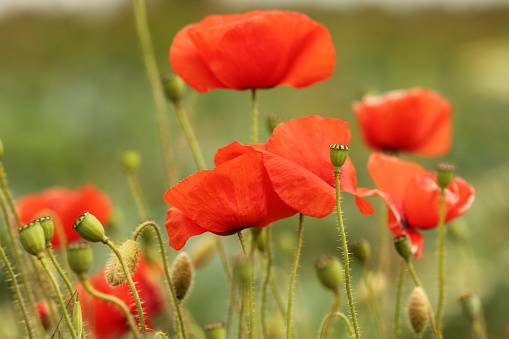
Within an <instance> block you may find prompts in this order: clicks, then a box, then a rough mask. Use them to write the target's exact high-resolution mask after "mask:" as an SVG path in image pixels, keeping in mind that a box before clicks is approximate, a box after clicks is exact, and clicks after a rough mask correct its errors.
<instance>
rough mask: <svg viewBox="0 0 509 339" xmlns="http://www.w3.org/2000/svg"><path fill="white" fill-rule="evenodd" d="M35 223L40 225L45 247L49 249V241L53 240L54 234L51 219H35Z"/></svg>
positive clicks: (53, 225)
mask: <svg viewBox="0 0 509 339" xmlns="http://www.w3.org/2000/svg"><path fill="white" fill-rule="evenodd" d="M36 221H38V222H39V224H41V227H42V229H43V231H44V240H45V241H46V247H51V239H53V235H54V234H55V224H54V223H53V218H52V217H42V218H39V219H36Z"/></svg>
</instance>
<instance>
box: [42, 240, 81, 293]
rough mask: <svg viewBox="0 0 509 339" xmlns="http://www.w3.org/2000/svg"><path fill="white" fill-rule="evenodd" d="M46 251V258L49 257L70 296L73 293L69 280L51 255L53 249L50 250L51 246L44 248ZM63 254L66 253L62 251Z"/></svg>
mask: <svg viewBox="0 0 509 339" xmlns="http://www.w3.org/2000/svg"><path fill="white" fill-rule="evenodd" d="M46 250H47V252H48V256H49V258H50V260H51V262H52V263H53V266H55V268H56V269H57V272H58V274H60V277H61V278H62V280H63V281H64V283H65V286H66V287H67V290H68V291H69V294H70V295H72V294H73V293H74V289H73V288H72V285H71V282H70V281H69V279H68V278H67V276H66V275H65V273H64V271H63V270H62V268H61V267H60V265H59V263H58V261H57V258H55V255H54V254H53V249H52V248H51V245H50V246H49V247H46ZM63 252H67V251H63Z"/></svg>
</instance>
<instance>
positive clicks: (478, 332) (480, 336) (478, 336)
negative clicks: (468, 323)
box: [472, 320, 486, 339]
mask: <svg viewBox="0 0 509 339" xmlns="http://www.w3.org/2000/svg"><path fill="white" fill-rule="evenodd" d="M472 331H473V332H474V338H475V339H486V334H485V333H484V326H483V324H482V322H481V321H479V320H474V321H473V322H472Z"/></svg>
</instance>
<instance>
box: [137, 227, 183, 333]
mask: <svg viewBox="0 0 509 339" xmlns="http://www.w3.org/2000/svg"><path fill="white" fill-rule="evenodd" d="M149 227H151V228H152V229H153V230H154V231H155V234H156V236H157V241H158V243H159V248H160V251H161V259H162V261H163V267H164V275H165V277H166V282H167V284H168V289H169V290H170V292H171V297H172V301H173V304H174V306H175V311H176V313H177V318H178V322H179V325H180V326H179V327H180V332H181V335H182V338H183V339H186V337H187V335H186V330H185V327H184V319H183V317H182V312H181V310H180V303H179V302H178V300H177V295H176V293H175V289H174V288H173V282H172V280H171V276H170V270H169V266H168V262H167V260H166V251H165V249H164V248H165V247H164V243H163V238H162V236H161V231H160V230H159V227H158V226H157V224H156V223H155V222H153V221H145V222H144V223H142V224H141V225H139V226H138V228H137V229H136V231H135V232H134V235H133V239H134V240H135V241H137V239H138V236H139V235H140V234H141V233H142V232H143V231H144V230H146V229H147V228H149Z"/></svg>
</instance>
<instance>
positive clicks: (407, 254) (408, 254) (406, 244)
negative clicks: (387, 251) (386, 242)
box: [394, 235, 413, 262]
mask: <svg viewBox="0 0 509 339" xmlns="http://www.w3.org/2000/svg"><path fill="white" fill-rule="evenodd" d="M394 246H395V247H396V251H398V253H399V255H400V256H401V257H402V258H403V259H405V261H407V262H408V261H410V260H412V256H413V254H412V244H411V243H410V239H408V237H407V236H406V235H402V236H399V237H395V238H394Z"/></svg>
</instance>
